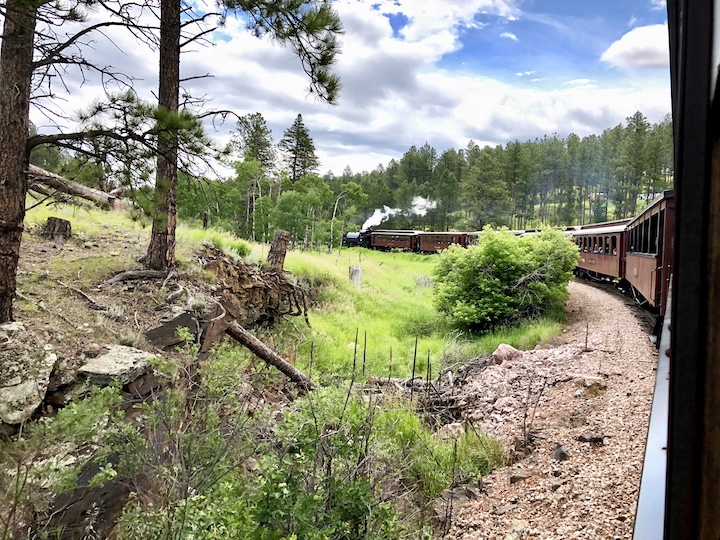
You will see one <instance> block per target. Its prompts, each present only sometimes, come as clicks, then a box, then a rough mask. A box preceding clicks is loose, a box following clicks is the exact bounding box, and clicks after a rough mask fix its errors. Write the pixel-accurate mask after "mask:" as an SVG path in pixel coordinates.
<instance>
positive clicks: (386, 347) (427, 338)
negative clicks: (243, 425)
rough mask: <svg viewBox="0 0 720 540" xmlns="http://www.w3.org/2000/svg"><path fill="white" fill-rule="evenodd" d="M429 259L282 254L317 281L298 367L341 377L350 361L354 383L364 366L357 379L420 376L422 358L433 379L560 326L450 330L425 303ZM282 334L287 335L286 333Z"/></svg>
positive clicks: (528, 344)
mask: <svg viewBox="0 0 720 540" xmlns="http://www.w3.org/2000/svg"><path fill="white" fill-rule="evenodd" d="M253 250H254V251H253V254H252V255H251V257H255V258H257V259H262V258H263V257H264V250H263V249H262V248H261V247H259V246H253ZM435 262H436V257H435V256H433V255H417V254H412V253H384V252H378V251H372V250H367V249H360V248H354V249H351V250H343V251H342V252H340V253H338V252H336V253H333V254H332V255H330V254H327V253H317V252H299V251H290V252H288V254H287V258H286V260H285V268H286V269H288V270H290V271H291V272H292V273H293V275H294V276H296V278H298V279H299V280H300V282H301V283H302V282H306V283H318V282H319V283H322V284H323V290H322V292H321V294H320V297H319V300H320V304H319V305H318V306H316V307H315V308H314V309H312V310H311V313H310V316H309V320H310V324H311V327H312V328H311V329H306V328H304V325H301V327H302V328H301V330H302V332H303V337H302V338H301V339H300V341H301V343H300V345H299V347H297V350H296V351H295V360H296V361H297V362H298V365H299V366H300V367H301V368H302V369H312V371H313V373H314V374H319V375H321V376H323V375H324V376H340V377H341V378H349V377H351V376H352V372H353V364H354V365H355V373H356V376H357V377H358V378H362V376H363V373H362V372H363V364H364V365H365V373H364V374H365V377H369V376H380V377H388V376H391V377H408V376H410V375H411V373H412V370H413V358H415V373H416V375H420V376H425V375H426V373H427V369H428V358H429V359H430V369H431V372H432V373H433V374H437V372H438V370H439V369H442V368H444V367H447V366H448V365H452V364H455V363H457V362H462V361H466V360H469V359H471V358H474V357H476V356H477V355H480V354H490V353H492V352H493V351H494V350H495V348H496V347H497V346H498V345H499V344H500V343H508V344H510V345H513V346H515V347H518V348H532V347H533V346H535V345H536V344H537V343H541V342H547V341H550V340H551V339H552V338H553V337H555V336H556V335H557V334H558V333H559V332H560V329H561V325H560V323H559V322H557V321H555V320H552V319H540V320H538V321H530V322H528V323H526V324H523V325H521V326H519V327H517V328H510V329H503V330H500V331H498V332H495V333H493V334H487V335H482V336H477V335H470V334H463V333H460V332H458V331H456V330H455V329H454V328H453V327H452V326H450V325H449V324H448V322H447V321H445V320H444V319H443V318H442V317H441V315H440V314H438V312H437V310H436V309H435V307H434V305H433V289H432V280H431V278H430V275H431V273H432V270H433V267H434V265H435ZM351 265H359V266H360V267H361V269H362V278H363V280H362V287H361V288H360V289H357V288H356V287H354V286H353V285H352V284H351V283H350V281H349V278H348V272H349V266H351ZM287 331H288V332H290V333H292V329H291V328H287ZM356 336H357V343H356ZM416 339H417V355H415V340H416ZM366 340H367V341H366ZM391 351H392V361H391V357H390V355H391ZM311 353H312V366H311V365H310V364H311V358H310V357H311Z"/></svg>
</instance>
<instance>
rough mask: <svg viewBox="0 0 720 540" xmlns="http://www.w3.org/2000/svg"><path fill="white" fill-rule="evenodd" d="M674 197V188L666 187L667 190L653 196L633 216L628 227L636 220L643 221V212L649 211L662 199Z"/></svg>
mask: <svg viewBox="0 0 720 540" xmlns="http://www.w3.org/2000/svg"><path fill="white" fill-rule="evenodd" d="M674 197H675V190H674V189H668V190H667V191H663V192H662V193H661V194H660V195H658V196H657V197H655V199H653V201H652V202H651V203H650V204H648V205H647V206H646V207H645V208H643V210H642V212H640V213H639V214H638V215H637V216H635V217H634V218H633V219H632V221H630V223H628V224H627V226H628V227H632V226H633V225H634V224H635V223H636V222H638V221H643V220H644V219H645V217H644V216H645V214H647V213H648V212H650V211H651V210H652V209H653V208H655V207H656V206H657V205H658V204H660V203H662V202H663V201H666V200H669V199H673V198H674Z"/></svg>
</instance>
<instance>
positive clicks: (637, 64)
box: [600, 24, 670, 68]
mask: <svg viewBox="0 0 720 540" xmlns="http://www.w3.org/2000/svg"><path fill="white" fill-rule="evenodd" d="M600 60H601V61H602V62H607V63H608V64H611V65H613V66H617V67H622V68H667V67H668V66H669V65H670V56H669V50H668V27H667V25H666V24H654V25H651V26H638V27H637V28H633V29H632V30H630V31H629V32H628V33H627V34H625V35H624V36H623V37H621V38H620V39H619V40H617V41H616V42H614V43H613V44H612V45H610V47H608V49H607V50H606V51H605V52H604V53H602V56H601V57H600Z"/></svg>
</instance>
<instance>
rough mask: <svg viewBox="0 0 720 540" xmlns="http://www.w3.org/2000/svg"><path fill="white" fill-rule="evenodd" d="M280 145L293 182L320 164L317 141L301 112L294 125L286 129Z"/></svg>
mask: <svg viewBox="0 0 720 540" xmlns="http://www.w3.org/2000/svg"><path fill="white" fill-rule="evenodd" d="M278 147H279V148H280V150H282V151H283V153H284V160H285V163H286V165H287V168H288V174H289V176H290V181H291V182H292V183H293V184H294V183H295V182H297V181H298V179H299V178H301V177H303V176H305V175H306V174H308V173H311V172H313V171H314V170H316V169H317V168H318V166H319V165H320V160H319V159H318V157H317V155H315V143H314V142H313V140H312V138H311V137H310V132H309V131H308V129H307V128H306V127H305V124H304V123H303V119H302V115H301V114H298V115H297V118H295V121H294V122H293V125H292V126H290V127H289V128H288V129H286V130H285V133H283V138H282V139H281V140H280V144H278Z"/></svg>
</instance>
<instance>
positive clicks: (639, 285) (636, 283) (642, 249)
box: [573, 190, 675, 316]
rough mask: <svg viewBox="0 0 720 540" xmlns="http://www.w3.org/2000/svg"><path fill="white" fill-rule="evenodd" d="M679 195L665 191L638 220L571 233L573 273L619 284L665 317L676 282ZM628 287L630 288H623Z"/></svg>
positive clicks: (596, 226)
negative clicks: (574, 253)
mask: <svg viewBox="0 0 720 540" xmlns="http://www.w3.org/2000/svg"><path fill="white" fill-rule="evenodd" d="M674 231H675V192H674V191H672V190H670V191H665V192H664V193H662V194H661V195H660V196H659V197H657V198H656V199H655V200H654V201H653V202H651V203H650V204H649V205H648V206H647V208H645V209H644V210H643V211H642V212H641V213H640V214H638V215H637V217H635V218H632V219H627V220H620V221H612V222H607V223H597V224H593V225H584V226H582V227H580V228H579V229H578V230H576V231H575V232H574V233H573V241H574V242H575V243H576V244H577V246H578V253H579V258H578V265H577V268H576V269H575V273H576V275H578V276H581V277H589V278H595V279H619V280H621V282H620V283H621V288H625V289H627V290H628V291H629V292H630V293H632V294H633V296H635V298H636V299H638V300H639V301H640V302H641V303H643V304H646V305H647V306H648V307H649V308H651V309H653V310H655V311H657V312H658V313H659V314H660V315H661V316H662V315H664V314H665V308H666V306H667V303H668V288H669V284H670V279H671V276H672V268H673V257H674V241H673V235H674ZM622 285H626V287H622Z"/></svg>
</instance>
